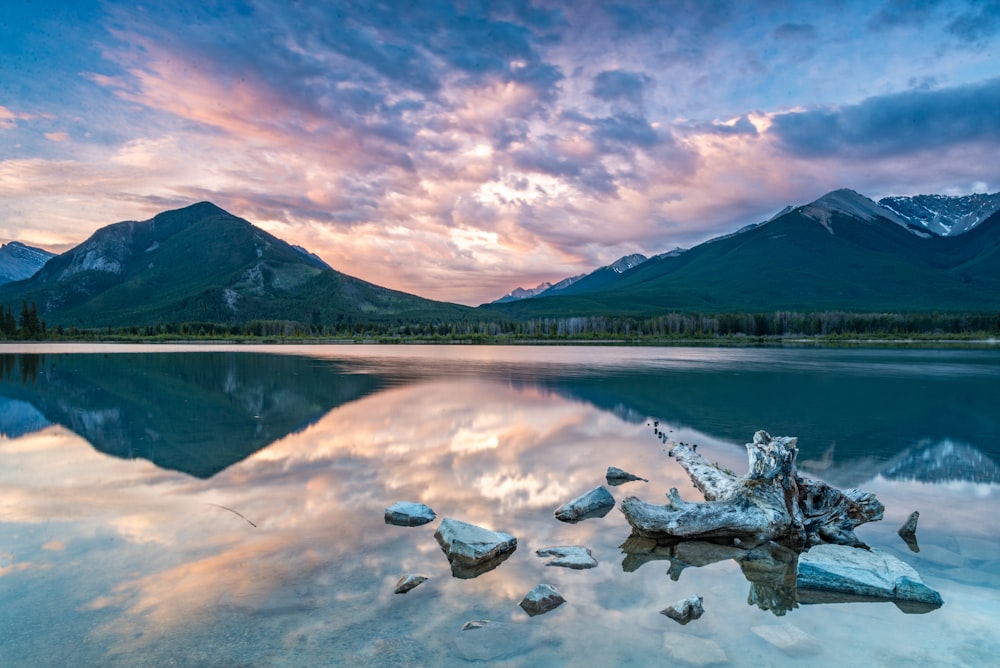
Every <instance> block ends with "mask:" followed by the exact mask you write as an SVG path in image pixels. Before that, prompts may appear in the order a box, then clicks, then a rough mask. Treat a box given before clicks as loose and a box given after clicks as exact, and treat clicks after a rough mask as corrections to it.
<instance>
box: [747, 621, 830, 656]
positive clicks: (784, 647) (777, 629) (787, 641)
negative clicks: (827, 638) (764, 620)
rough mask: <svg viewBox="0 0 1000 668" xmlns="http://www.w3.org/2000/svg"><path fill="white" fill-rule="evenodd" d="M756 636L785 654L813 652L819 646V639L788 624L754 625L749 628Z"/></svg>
mask: <svg viewBox="0 0 1000 668" xmlns="http://www.w3.org/2000/svg"><path fill="white" fill-rule="evenodd" d="M750 630H751V631H753V632H754V634H756V635H757V636H758V637H760V638H761V639H763V640H766V641H767V642H769V643H771V644H772V645H774V646H775V647H777V648H778V649H780V650H781V651H782V652H784V653H785V654H791V655H795V654H813V653H815V652H818V651H819V650H820V648H821V646H820V644H819V641H818V640H816V638H813V637H812V636H811V635H809V634H808V633H806V632H805V631H803V630H802V629H800V628H799V627H797V626H795V625H793V624H788V625H782V626H754V627H752V628H751V629H750Z"/></svg>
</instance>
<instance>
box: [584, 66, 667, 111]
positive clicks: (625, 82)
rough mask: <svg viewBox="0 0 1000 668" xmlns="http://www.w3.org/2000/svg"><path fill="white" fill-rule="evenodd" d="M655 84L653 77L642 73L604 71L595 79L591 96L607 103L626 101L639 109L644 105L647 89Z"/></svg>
mask: <svg viewBox="0 0 1000 668" xmlns="http://www.w3.org/2000/svg"><path fill="white" fill-rule="evenodd" d="M653 83H654V81H653V79H652V77H649V76H647V75H645V74H642V73H641V72H627V71H624V70H604V71H603V72H601V73H599V74H598V75H597V76H596V77H594V87H593V88H591V90H590V94H591V95H593V96H594V97H596V98H598V99H601V100H606V101H614V100H626V101H627V102H630V103H632V104H634V105H635V106H637V107H638V106H640V105H642V95H643V92H644V91H645V88H646V87H647V86H650V85H653Z"/></svg>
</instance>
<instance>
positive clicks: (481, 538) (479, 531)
mask: <svg viewBox="0 0 1000 668" xmlns="http://www.w3.org/2000/svg"><path fill="white" fill-rule="evenodd" d="M434 538H436V539H437V542H438V544H440V545H441V549H442V550H443V551H444V553H445V555H447V557H448V562H449V563H450V564H451V574H452V575H454V576H455V577H457V578H462V579H469V578H474V577H477V576H479V575H482V574H483V573H486V572H487V571H491V570H493V569H494V568H496V567H497V566H499V565H500V564H501V563H503V562H504V560H506V559H507V557H509V556H510V555H511V554H512V553H513V552H514V550H516V549H517V538H514V536H512V535H510V534H509V533H503V532H502V531H490V530H489V529H484V528H483V527H478V526H476V525H474V524H468V523H466V522H461V521H459V520H455V519H452V518H450V517H446V518H444V519H443V520H441V525H440V526H439V527H438V529H437V531H435V532H434Z"/></svg>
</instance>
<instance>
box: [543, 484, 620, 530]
mask: <svg viewBox="0 0 1000 668" xmlns="http://www.w3.org/2000/svg"><path fill="white" fill-rule="evenodd" d="M614 507H615V497H613V496H611V492H609V491H608V490H606V489H604V488H603V487H597V488H595V489H592V490H590V491H589V492H587V493H586V494H584V495H582V496H578V497H576V498H575V499H573V500H572V501H570V502H569V503H565V504H563V505H561V506H559V508H557V509H556V511H555V516H556V519H558V520H561V521H563V522H570V523H575V522H580V521H582V520H586V519H590V518H593V517H604V516H605V515H607V514H608V513H609V512H610V511H611V509H612V508H614Z"/></svg>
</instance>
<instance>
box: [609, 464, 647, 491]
mask: <svg viewBox="0 0 1000 668" xmlns="http://www.w3.org/2000/svg"><path fill="white" fill-rule="evenodd" d="M605 479H606V480H607V481H608V484H609V485H612V486H614V487H617V486H618V485H624V484H625V483H627V482H634V481H636V480H641V481H642V482H649V481H648V480H646V479H645V478H640V477H639V476H637V475H635V474H634V473H629V472H628V471H623V470H621V469H620V468H618V467H617V466H609V467H608V473H607V475H606V476H605Z"/></svg>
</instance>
